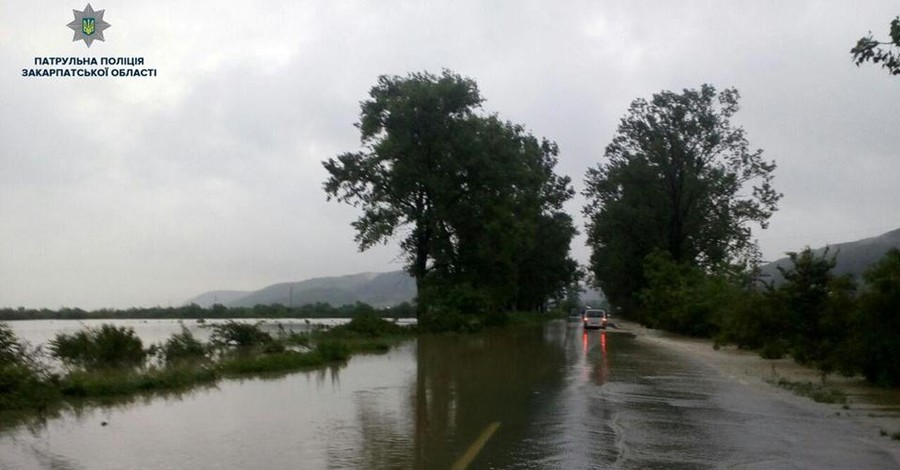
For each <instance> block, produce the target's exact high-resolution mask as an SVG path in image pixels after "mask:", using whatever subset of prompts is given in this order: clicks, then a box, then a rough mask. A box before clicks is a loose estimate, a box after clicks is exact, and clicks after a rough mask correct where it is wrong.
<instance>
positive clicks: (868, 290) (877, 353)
mask: <svg viewBox="0 0 900 470" xmlns="http://www.w3.org/2000/svg"><path fill="white" fill-rule="evenodd" d="M864 278H865V281H866V285H865V288H864V290H863V292H862V294H861V296H860V299H859V309H858V314H857V318H856V319H855V320H854V321H853V322H852V326H853V332H854V333H853V335H852V340H851V341H852V344H851V346H850V349H851V350H852V351H853V353H852V354H851V356H852V357H854V358H855V359H856V360H857V365H858V368H859V369H860V370H862V373H863V374H864V375H865V376H866V378H867V379H868V380H870V381H872V382H875V383H877V384H879V385H882V386H886V387H893V386H897V385H900V251H898V250H896V249H895V250H891V251H890V252H888V253H887V254H886V255H885V256H884V258H882V260H881V261H879V262H878V264H876V265H874V266H872V268H870V269H869V270H868V271H866V273H865V274H864Z"/></svg>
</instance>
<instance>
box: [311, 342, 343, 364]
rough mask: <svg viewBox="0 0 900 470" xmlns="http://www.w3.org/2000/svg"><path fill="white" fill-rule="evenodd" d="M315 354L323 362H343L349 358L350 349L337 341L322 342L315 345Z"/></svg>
mask: <svg viewBox="0 0 900 470" xmlns="http://www.w3.org/2000/svg"><path fill="white" fill-rule="evenodd" d="M315 353H316V354H318V355H319V356H321V357H322V359H323V360H325V361H329V362H330V361H345V360H347V359H348V358H349V357H350V347H349V346H348V345H347V343H346V342H343V341H338V340H329V339H326V340H322V341H319V342H318V343H316V349H315Z"/></svg>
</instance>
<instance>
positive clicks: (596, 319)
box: [581, 308, 609, 330]
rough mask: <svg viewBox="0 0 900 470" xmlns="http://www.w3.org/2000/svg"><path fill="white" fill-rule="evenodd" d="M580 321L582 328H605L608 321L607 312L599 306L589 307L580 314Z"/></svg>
mask: <svg viewBox="0 0 900 470" xmlns="http://www.w3.org/2000/svg"><path fill="white" fill-rule="evenodd" d="M581 321H582V322H584V329H586V330H588V329H591V328H597V329H606V325H607V323H609V314H608V313H606V310H603V309H599V308H589V309H587V310H585V311H584V313H583V314H582V315H581Z"/></svg>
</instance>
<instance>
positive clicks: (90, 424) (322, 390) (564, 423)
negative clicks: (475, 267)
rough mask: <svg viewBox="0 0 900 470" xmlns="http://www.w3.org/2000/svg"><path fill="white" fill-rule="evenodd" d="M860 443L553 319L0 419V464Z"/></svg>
mask: <svg viewBox="0 0 900 470" xmlns="http://www.w3.org/2000/svg"><path fill="white" fill-rule="evenodd" d="M13 326H14V327H15V324H14V325H13ZM139 334H140V333H139ZM875 440H876V436H872V435H871V434H868V433H867V432H866V431H865V430H862V429H860V428H858V427H855V426H854V425H853V424H852V423H850V422H848V421H846V420H841V419H837V418H835V417H834V416H832V415H831V414H829V413H824V412H822V411H821V410H820V409H818V408H816V407H807V406H802V405H798V404H797V403H796V402H794V401H785V400H782V399H780V398H778V397H777V396H771V395H766V394H762V393H759V391H758V390H756V389H753V388H750V387H746V386H743V385H741V384H739V383H738V382H736V381H733V380H730V379H727V378H724V377H722V376H721V375H720V374H718V373H717V372H716V371H715V370H713V369H711V368H709V367H707V366H705V365H703V364H701V363H699V362H696V361H694V360H693V359H692V358H691V357H690V356H688V355H685V354H681V353H678V352H673V351H671V350H668V349H665V348H661V347H657V346H654V345H648V344H645V343H639V342H638V341H636V340H635V339H634V337H633V336H631V335H629V334H628V333H627V332H622V331H616V330H610V331H606V332H604V331H590V332H584V331H583V330H582V328H581V326H580V325H578V324H577V323H574V324H573V323H568V324H567V323H564V322H555V323H550V324H548V325H546V326H545V327H543V328H536V329H532V330H525V331H516V332H504V333H495V334H488V335H476V336H425V337H420V338H419V339H417V340H413V341H410V342H408V343H405V344H403V345H401V346H400V347H398V348H395V349H394V350H392V351H391V352H389V353H386V354H383V355H365V356H355V357H353V358H352V359H351V360H350V361H349V362H348V363H347V364H345V365H342V366H338V367H332V368H327V369H323V370H316V371H310V372H301V373H294V374H289V375H284V376H274V377H268V378H263V379H247V380H226V381H222V382H220V383H219V385H218V386H217V387H216V388H208V389H196V390H194V391H192V392H189V393H185V394H183V395H169V396H155V397H139V398H136V399H132V400H129V401H126V402H118V403H113V404H106V405H89V406H84V407H81V408H79V409H77V410H71V411H67V412H65V413H63V414H61V415H60V416H56V417H49V418H47V419H44V420H40V419H33V420H31V421H29V422H28V423H26V424H21V423H20V424H6V425H2V424H0V468H2V469H7V468H8V469H32V468H35V469H40V468H48V469H49V468H53V469H126V468H144V469H164V468H192V469H222V468H234V469H239V468H266V469H269V468H311V469H317V468H377V469H382V468H398V469H405V468H415V469H439V468H454V469H461V468H467V467H468V468H495V469H507V468H513V469H515V468H522V469H532V468H534V469H543V468H548V469H572V468H626V469H627V468H634V469H646V468H666V469H670V468H897V462H896V461H895V460H894V457H893V456H892V455H891V454H890V453H888V452H886V451H885V450H883V449H882V448H881V447H879V446H878V445H875V443H874V442H873V441H875Z"/></svg>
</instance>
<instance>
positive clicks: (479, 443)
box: [450, 421, 500, 470]
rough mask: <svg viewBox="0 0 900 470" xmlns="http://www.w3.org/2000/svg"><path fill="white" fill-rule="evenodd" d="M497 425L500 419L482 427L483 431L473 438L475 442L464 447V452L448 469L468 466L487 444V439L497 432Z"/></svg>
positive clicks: (464, 468) (464, 469)
mask: <svg viewBox="0 0 900 470" xmlns="http://www.w3.org/2000/svg"><path fill="white" fill-rule="evenodd" d="M499 427H500V421H494V422H493V423H491V424H489V425H488V427H486V428H484V431H482V432H481V435H480V436H478V439H475V442H473V443H472V445H470V446H469V448H468V449H466V453H465V454H463V455H462V457H460V458H459V460H457V461H456V462H455V463H454V464H453V466H452V467H450V470H466V468H468V467H469V464H470V463H472V461H473V460H475V457H477V456H478V453H479V452H481V449H482V447H484V445H485V444H487V441H488V439H490V438H491V436H493V435H494V433H495V432H497V428H499Z"/></svg>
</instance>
